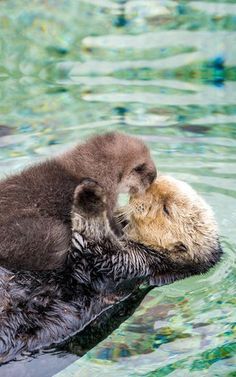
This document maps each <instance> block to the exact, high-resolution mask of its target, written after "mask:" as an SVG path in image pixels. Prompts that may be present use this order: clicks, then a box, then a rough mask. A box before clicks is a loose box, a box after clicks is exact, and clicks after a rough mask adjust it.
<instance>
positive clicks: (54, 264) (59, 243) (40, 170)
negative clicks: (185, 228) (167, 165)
mask: <svg viewBox="0 0 236 377" xmlns="http://www.w3.org/2000/svg"><path fill="white" fill-rule="evenodd" d="M87 177H90V178H92V179H94V180H96V181H97V182H98V183H99V185H100V186H101V187H103V189H104V191H105V192H106V195H107V203H108V204H107V206H108V217H109V220H110V222H111V224H112V226H113V229H116V228H115V222H114V221H113V211H114V207H115V205H116V201H117V196H118V194H119V193H120V192H129V193H137V192H144V190H145V189H146V188H147V187H148V186H149V185H150V184H151V183H152V182H153V180H154V179H155V177H156V167H155V165H154V163H153V161H152V160H151V157H150V153H149V150H148V148H147V147H146V146H145V144H144V143H143V142H142V141H141V140H139V139H137V138H135V137H132V136H129V135H125V134H121V133H108V134H104V135H100V136H95V137H92V138H90V139H89V140H88V141H87V142H85V143H83V144H79V145H77V146H75V147H74V148H72V149H70V150H69V151H67V152H66V153H63V154H62V155H59V156H57V157H55V158H51V159H50V160H47V161H44V162H41V163H39V164H36V165H33V166H31V167H29V168H27V169H25V170H23V171H22V172H21V173H19V174H16V175H12V176H10V177H8V178H7V179H5V180H2V181H0V235H1V239H0V265H1V266H3V267H6V268H9V269H16V270H19V269H25V270H50V269H54V268H59V267H62V266H63V264H64V262H65V260H66V257H67V251H68V248H69V245H70V240H71V218H70V212H71V206H72V202H73V194H74V190H75V188H76V186H77V185H78V184H79V183H80V182H81V180H83V179H84V178H87ZM117 233H118V230H117Z"/></svg>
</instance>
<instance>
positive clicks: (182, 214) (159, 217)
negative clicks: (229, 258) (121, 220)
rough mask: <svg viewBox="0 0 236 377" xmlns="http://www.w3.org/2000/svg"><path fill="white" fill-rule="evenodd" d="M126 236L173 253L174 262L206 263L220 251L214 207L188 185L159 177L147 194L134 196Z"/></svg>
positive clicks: (153, 247)
mask: <svg viewBox="0 0 236 377" xmlns="http://www.w3.org/2000/svg"><path fill="white" fill-rule="evenodd" d="M123 211H124V213H125V212H126V213H129V222H128V225H127V226H126V228H125V233H126V235H127V236H129V237H130V238H131V239H132V240H134V241H136V242H142V244H144V245H146V246H148V247H151V248H152V249H155V248H157V250H159V248H160V247H162V248H164V249H166V250H168V252H172V253H173V255H172V257H173V259H178V258H182V259H183V260H185V261H188V260H189V261H191V260H196V261H199V262H201V263H204V260H206V261H207V260H208V258H209V256H211V255H212V252H213V251H214V250H217V249H219V248H220V246H219V236H218V227H217V223H216V220H215V217H214V213H213V211H212V209H211V207H210V206H209V205H208V204H207V203H206V201H205V200H204V199H203V198H202V197H201V196H200V195H199V194H198V193H197V192H196V191H195V190H194V189H193V188H192V187H191V186H190V185H188V184H187V183H186V182H183V181H180V180H177V179H175V178H173V177H170V176H164V175H163V176H159V177H158V179H157V180H156V181H155V182H153V184H152V185H151V186H150V187H149V188H148V189H147V190H146V192H145V193H143V194H142V193H140V194H139V193H137V194H134V195H131V197H130V201H129V204H128V206H127V207H126V208H125V209H123Z"/></svg>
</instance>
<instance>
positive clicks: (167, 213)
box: [163, 204, 170, 216]
mask: <svg viewBox="0 0 236 377" xmlns="http://www.w3.org/2000/svg"><path fill="white" fill-rule="evenodd" d="M163 211H164V212H165V214H166V215H168V216H169V215H170V212H169V210H168V208H167V206H166V205H165V204H164V205H163Z"/></svg>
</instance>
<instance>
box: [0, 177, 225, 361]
mask: <svg viewBox="0 0 236 377" xmlns="http://www.w3.org/2000/svg"><path fill="white" fill-rule="evenodd" d="M88 198H89V199H90V200H87V199H88ZM107 203H108V201H107V197H106V195H105V193H104V190H103V189H102V188H101V187H100V186H98V185H97V184H96V183H95V182H92V181H88V180H87V181H84V182H83V183H81V184H80V185H79V186H78V187H77V188H76V190H75V196H74V202H73V207H72V226H73V232H72V247H71V250H70V252H69V253H68V260H67V263H66V264H65V266H64V269H63V271H58V270H55V271H40V272H36V271H33V272H32V271H31V272H27V271H18V272H15V273H13V272H11V271H8V270H6V269H3V268H1V267H0V364H1V363H5V362H8V361H9V360H12V359H14V358H15V357H16V356H17V355H18V354H20V353H22V352H23V351H27V352H34V351H36V350H38V349H39V348H42V347H46V346H49V345H50V344H52V343H54V344H56V343H59V342H61V341H64V340H66V339H68V337H70V336H72V335H73V334H75V333H76V332H79V331H81V330H83V328H84V327H85V326H86V325H87V324H88V323H90V322H91V321H92V320H93V319H95V318H96V317H97V316H98V315H100V314H101V313H102V312H104V311H105V310H107V309H108V308H109V307H111V306H112V305H113V304H114V303H116V302H117V301H120V300H121V299H124V298H125V297H127V295H129V294H130V293H131V292H132V290H133V289H135V287H136V286H138V285H139V284H140V283H141V282H144V283H145V282H146V283H147V284H148V285H158V286H160V285H163V284H169V283H171V282H174V281H175V280H179V279H183V278H185V277H187V276H191V275H195V274H201V273H204V272H206V271H208V270H209V269H210V268H211V267H213V266H214V265H215V264H216V263H217V262H218V261H219V259H220V256H221V248H220V244H219V243H218V244H217V245H216V244H215V242H213V245H212V248H211V249H209V245H208V246H207V248H208V252H207V254H206V255H204V253H203V252H202V251H200V257H199V258H187V259H186V258H184V257H183V258H178V259H176V258H175V257H174V255H173V254H174V253H173V252H172V250H171V251H169V250H166V249H164V248H162V247H156V248H155V250H153V249H150V248H148V247H147V246H145V245H142V244H140V243H136V242H134V241H132V240H129V239H126V238H125V237H124V238H123V239H120V238H117V237H116V235H115V234H114V233H113V232H112V230H111V228H110V225H109V219H108V217H107ZM213 241H214V239H213ZM175 252H179V253H182V248H181V246H180V250H175Z"/></svg>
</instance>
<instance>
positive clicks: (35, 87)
mask: <svg viewBox="0 0 236 377" xmlns="http://www.w3.org/2000/svg"><path fill="white" fill-rule="evenodd" d="M235 25H236V3H235V1H234V0H231V1H229V0H228V1H227V2H224V3H223V2H220V1H213V0H212V1H211V2H208V1H184V0H182V1H181V0H179V1H177V0H176V1H175V0H163V1H161V0H160V1H158V0H130V1H128V0H127V1H125V0H120V1H118V0H117V1H112V0H80V1H77V0H61V1H58V0H57V1H56V0H44V1H42V0H32V1H31V2H28V1H26V0H22V1H17V0H15V1H14V0H2V1H1V2H0V98H1V100H0V174H1V176H4V175H5V174H9V173H11V172H14V171H18V170H19V169H21V168H22V167H24V166H27V165H28V164H30V163H33V162H36V161H38V160H40V159H42V158H45V157H49V156H51V155H53V154H54V153H57V152H58V151H61V150H64V149H66V148H68V147H69V146H71V145H72V144H73V143H74V142H76V141H81V140H83V139H85V138H86V137H88V136H90V135H92V134H95V133H101V132H104V131H106V130H119V131H124V132H127V133H130V134H133V135H137V136H140V137H142V138H143V140H145V142H146V143H147V144H148V146H149V147H150V149H151V152H152V155H153V158H154V160H155V162H156V165H157V167H158V169H159V171H160V172H163V173H168V174H172V175H173V176H175V177H176V178H180V179H183V180H186V181H187V182H189V183H190V184H192V185H193V187H194V188H196V189H197V190H198V191H199V192H200V193H201V194H202V195H203V196H204V197H205V198H206V200H207V201H208V202H209V203H210V204H211V205H212V207H213V208H214V210H215V213H216V217H217V221H218V223H219V228H220V235H221V241H222V245H223V249H224V252H225V254H224V257H223V260H222V262H221V263H220V264H219V265H218V266H217V267H216V268H215V269H214V270H212V271H210V272H209V273H208V274H206V275H204V276H201V277H192V278H189V279H186V280H184V281H181V282H176V283H174V284H172V285H170V286H165V287H161V288H157V289H154V290H152V291H151V292H150V293H149V294H148V295H147V296H146V297H145V299H144V300H143V301H142V303H141V305H140V306H139V307H138V309H137V310H136V311H135V313H134V314H133V315H132V316H131V317H130V318H129V319H128V320H126V321H125V322H124V323H122V325H121V326H120V327H119V328H118V329H116V330H115V331H114V332H113V333H112V334H111V335H110V336H109V337H108V338H106V339H105V340H103V341H102V342H101V343H99V344H98V345H97V346H95V347H94V348H93V349H92V350H90V351H89V352H87V353H86V355H84V356H83V357H81V358H79V357H76V356H75V355H72V354H63V355H61V356H60V357H59V356H58V355H57V354H54V353H52V354H50V353H49V354H47V356H45V357H44V359H43V363H41V364H40V357H39V358H38V359H37V357H36V358H34V359H30V360H29V361H28V360H27V359H25V360H24V361H21V362H18V363H17V362H16V363H12V364H9V365H8V366H6V367H4V369H3V368H0V376H1V377H3V376H4V377H7V376H11V377H14V376H17V377H20V376H21V375H20V373H22V376H33V375H34V376H39V377H40V376H42V377H46V376H52V375H53V374H55V373H57V372H59V371H60V370H62V369H63V368H65V367H66V366H67V365H68V364H71V365H69V366H68V367H67V368H65V369H64V370H63V371H60V372H59V373H58V374H57V376H58V377H66V376H71V377H72V376H73V377H75V376H80V377H84V376H90V375H91V376H93V377H95V376H100V375H102V376H103V377H108V376H109V377H110V376H119V377H123V376H124V377H135V376H145V377H154V376H155V377H162V376H171V377H177V376H178V377H185V376H193V377H203V376H219V377H222V376H228V377H233V376H236V358H235V355H236V342H235V337H236V325H235V323H236V310H235V305H236V289H235V283H236V277H235V270H236V269H235V260H236V257H235V245H236V232H235V225H236V189H235V187H236V106H235V105H236V71H235V66H236V44H235V40H236V28H235ZM77 359H78V360H77ZM72 362H73V363H72Z"/></svg>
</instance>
